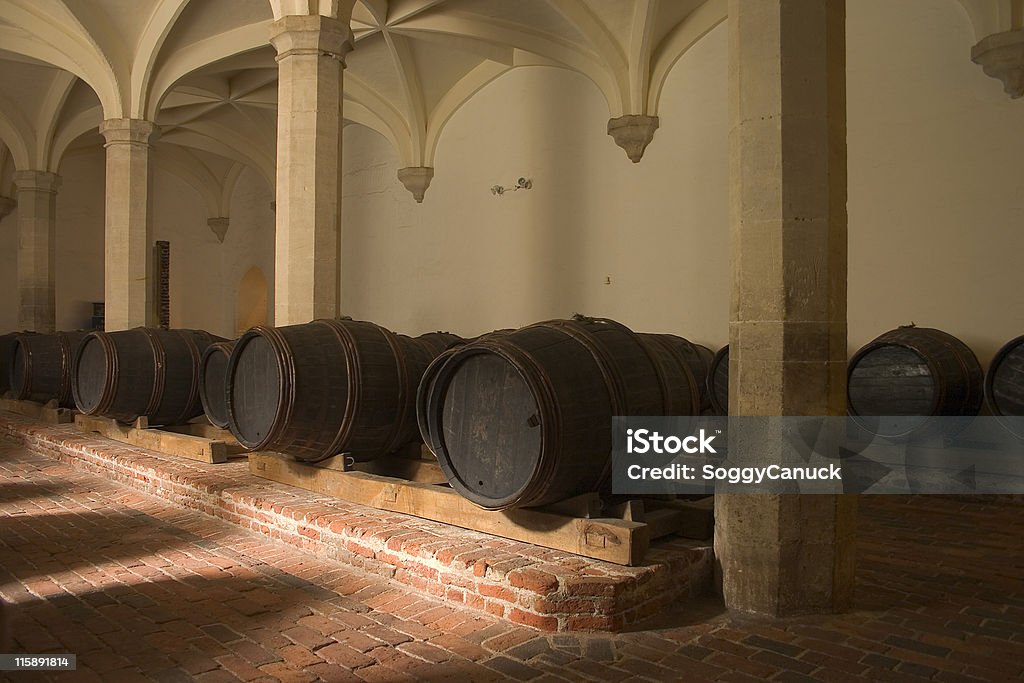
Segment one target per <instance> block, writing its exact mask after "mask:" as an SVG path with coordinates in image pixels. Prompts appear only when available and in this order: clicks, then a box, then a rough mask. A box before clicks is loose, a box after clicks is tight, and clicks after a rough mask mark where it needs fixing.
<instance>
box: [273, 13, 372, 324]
mask: <svg viewBox="0 0 1024 683" xmlns="http://www.w3.org/2000/svg"><path fill="white" fill-rule="evenodd" d="M270 42H271V43H272V44H273V45H274V48H275V49H276V50H277V63H278V103H277V211H276V215H277V233H276V247H277V251H276V255H275V260H276V265H275V299H274V300H275V320H276V324H278V325H288V324H294V323H305V322H309V321H310V320H312V319H315V318H325V317H327V318H329V317H334V316H336V315H337V314H338V305H339V302H338V289H339V282H340V276H341V274H340V253H339V252H340V244H341V240H340V225H339V216H340V197H341V195H340V188H341V167H340V166H341V131H342V114H341V106H342V83H343V74H344V68H345V61H344V60H345V55H346V54H347V53H348V51H349V50H350V49H351V48H352V31H351V30H350V29H349V27H348V23H347V22H343V21H339V20H337V19H331V18H329V17H323V16H315V15H314V16H285V17H282V18H281V19H279V20H278V21H276V22H274V24H273V30H272V34H271V38H270Z"/></svg>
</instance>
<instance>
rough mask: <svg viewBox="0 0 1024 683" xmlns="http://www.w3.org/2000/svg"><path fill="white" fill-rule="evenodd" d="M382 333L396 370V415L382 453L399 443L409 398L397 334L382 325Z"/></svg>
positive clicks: (400, 345) (405, 361)
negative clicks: (393, 359)
mask: <svg viewBox="0 0 1024 683" xmlns="http://www.w3.org/2000/svg"><path fill="white" fill-rule="evenodd" d="M378 329H380V331H381V332H382V333H383V334H384V339H385V340H387V343H388V346H389V347H390V348H391V355H392V356H394V358H395V367H396V368H397V370H398V411H399V412H398V415H397V416H396V417H395V420H394V422H392V424H391V433H390V434H389V435H388V438H387V440H386V441H385V442H384V443H385V445H384V453H393V452H394V451H395V449H396V448H398V447H399V446H400V445H401V444H399V443H396V442H397V441H398V439H399V438H400V437H401V435H402V426H403V425H404V424H405V422H406V420H407V419H408V417H409V415H408V413H409V398H410V393H411V388H410V386H409V385H410V382H409V363H408V362H407V359H406V357H405V349H404V348H403V346H402V344H401V342H400V340H399V337H398V335H397V334H395V333H394V332H392V331H391V330H388V329H386V328H383V327H378Z"/></svg>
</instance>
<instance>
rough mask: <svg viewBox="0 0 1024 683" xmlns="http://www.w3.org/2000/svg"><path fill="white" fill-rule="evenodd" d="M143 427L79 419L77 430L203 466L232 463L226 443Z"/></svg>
mask: <svg viewBox="0 0 1024 683" xmlns="http://www.w3.org/2000/svg"><path fill="white" fill-rule="evenodd" d="M143 424H144V423H142V422H139V423H137V426H136V425H133V426H128V425H122V424H119V423H118V422H116V421H115V420H111V419H110V418H107V417H95V416H92V415H81V414H79V415H76V416H75V426H76V427H78V428H79V429H81V430H82V431H85V432H97V433H98V434H100V435H102V436H105V437H107V438H108V439H113V440H115V441H120V442H122V443H126V444H130V445H132V446H138V447H139V448H148V449H149V450H152V451H157V452H158V453H166V454H167V455H177V456H179V457H182V458H188V459H190V460H198V461H199V462H206V463H221V462H227V461H228V449H227V444H225V443H224V442H223V441H220V440H215V439H207V438H204V437H200V436H192V435H191V434H180V433H177V432H172V431H165V430H162V429H146V428H144V427H142V425H143Z"/></svg>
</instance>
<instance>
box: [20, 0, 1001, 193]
mask: <svg viewBox="0 0 1024 683" xmlns="http://www.w3.org/2000/svg"><path fill="white" fill-rule="evenodd" d="M960 1H961V2H962V3H963V4H964V6H965V8H966V9H967V10H968V12H969V13H972V18H976V17H982V18H981V19H976V23H978V22H983V21H987V22H988V23H993V22H996V23H998V20H999V16H1001V15H999V11H1000V10H999V7H996V9H995V10H985V9H984V7H983V3H982V2H980V0H960ZM1011 1H1012V0H984V2H989V3H990V4H994V5H998V6H1001V5H1002V4H1006V3H1007V2H1011ZM725 5H726V0H706V1H705V0H515V2H511V1H509V0H360V1H359V2H355V0H260V1H258V0H247V1H246V2H242V3H240V2H238V1H237V0H0V45H3V51H0V65H2V67H3V69H2V70H6V71H8V72H16V73H27V71H26V70H28V69H30V68H45V69H49V70H51V71H53V72H54V73H55V74H61V75H60V76H59V78H58V77H56V76H54V77H51V78H48V79H45V82H43V80H40V82H39V83H38V84H36V85H34V86H32V88H36V89H37V90H38V92H37V93H35V96H34V99H33V96H25V97H22V96H20V95H19V96H18V97H16V98H12V97H10V94H11V93H10V89H9V88H7V87H5V84H4V80H3V78H2V76H0V93H2V92H7V93H8V98H7V100H6V101H2V100H0V137H2V138H4V141H5V143H6V144H7V146H8V147H9V148H10V150H11V152H10V154H11V156H12V157H13V158H14V160H15V163H17V164H18V165H26V164H27V165H35V166H47V167H49V168H56V167H57V165H59V163H60V158H61V156H62V155H63V153H64V151H65V150H67V149H68V147H69V146H71V145H72V143H73V142H74V141H75V140H76V139H78V138H79V137H80V136H81V135H82V133H83V132H86V131H88V130H89V127H90V126H94V125H96V124H97V123H98V121H100V120H102V119H104V118H121V117H132V118H146V119H149V120H153V121H155V122H157V124H158V125H160V126H161V127H162V128H163V129H164V136H163V143H162V144H165V145H166V144H179V145H182V146H184V147H186V148H194V149H204V148H205V149H207V150H209V151H213V152H215V153H217V154H219V155H221V156H224V157H225V158H228V159H232V160H233V161H234V162H237V163H245V164H249V165H252V166H253V167H254V168H255V169H257V170H258V171H259V172H260V173H261V174H263V175H264V177H265V178H267V179H268V181H271V182H272V180H273V176H274V172H273V168H274V154H275V150H276V144H275V140H274V136H275V132H274V131H275V125H276V99H277V92H276V63H275V60H274V57H275V54H274V50H273V48H272V47H271V46H270V45H269V43H268V36H269V29H270V24H271V22H272V21H273V20H274V19H275V18H276V17H280V16H283V15H285V14H294V13H312V14H320V15H323V16H328V17H331V16H342V17H345V16H349V15H351V26H352V30H353V38H354V41H355V49H354V50H353V51H352V52H351V53H349V55H348V57H347V63H348V68H347V71H346V74H345V81H346V87H345V107H346V117H347V118H348V119H349V120H350V121H353V122H356V123H359V124H362V125H367V126H369V127H371V128H373V129H375V130H377V131H378V132H380V133H381V134H383V135H385V137H387V138H388V139H389V140H391V141H392V143H393V144H394V145H395V147H396V149H397V150H398V152H399V155H400V158H401V160H402V162H403V164H405V165H408V166H429V165H432V164H433V159H434V153H435V150H436V146H437V141H438V139H439V137H440V134H441V131H442V130H443V128H444V125H445V123H446V122H447V121H448V120H449V119H450V117H451V115H452V114H453V113H454V112H455V111H456V110H457V109H458V108H459V107H460V106H461V105H462V104H463V103H464V102H465V101H466V100H467V99H468V98H470V97H472V96H473V95H474V94H475V93H476V92H477V91H478V90H479V89H480V88H482V87H483V86H484V85H486V84H487V83H489V82H491V81H492V80H494V79H495V78H497V77H499V76H500V75H501V74H503V73H505V72H507V71H508V70H509V69H512V68H517V67H520V66H525V65H534V64H544V65H554V66H560V67H562V68H567V69H571V70H575V71H578V72H580V73H583V74H584V75H586V76H587V77H588V78H590V79H591V80H592V81H593V82H594V83H595V84H596V86H597V87H598V88H599V90H600V91H601V92H602V93H603V94H604V96H605V99H606V100H607V102H608V109H609V116H610V117H617V116H620V115H623V114H649V115H656V114H657V109H658V100H659V98H660V94H661V88H662V85H663V83H664V80H665V77H666V75H667V73H668V71H669V70H670V69H671V67H672V65H673V64H674V63H675V62H676V61H677V60H678V58H679V57H680V56H681V55H682V54H683V53H684V52H685V51H686V50H687V49H688V48H689V47H690V46H691V45H693V43H694V42H695V41H697V40H699V39H700V37H701V36H703V35H704V34H706V33H707V32H708V31H710V30H711V28H713V27H714V26H715V25H717V24H718V23H720V22H721V21H722V20H723V19H724V18H725ZM986 12H987V14H986ZM993 12H995V14H993ZM989 15H992V16H989ZM997 15H998V16H997ZM993 17H994V18H993ZM4 51H6V52H4ZM11 53H13V54H11ZM40 65H46V66H40ZM76 77H77V79H81V81H83V82H85V83H87V84H88V86H89V87H90V88H91V90H92V91H93V92H94V93H95V96H96V100H97V101H96V102H95V103H92V102H83V101H82V98H81V97H80V96H79V95H78V94H77V93H78V92H79V90H78V89H77V88H79V86H76V85H75V84H76V82H77V79H76ZM23 89H24V88H23ZM30 89H31V88H30ZM29 101H31V102H33V104H32V106H28V104H27V102H29ZM65 108H67V111H66V110H65ZM72 110H73V111H72ZM595 134H603V131H600V132H598V131H595ZM204 146H205V147H204Z"/></svg>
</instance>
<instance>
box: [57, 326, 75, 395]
mask: <svg viewBox="0 0 1024 683" xmlns="http://www.w3.org/2000/svg"><path fill="white" fill-rule="evenodd" d="M57 346H58V348H59V349H60V389H58V391H57V402H58V404H60V405H61V406H63V405H66V404H67V402H68V399H69V398H71V353H72V349H71V335H69V334H68V333H67V332H58V333H57Z"/></svg>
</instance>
